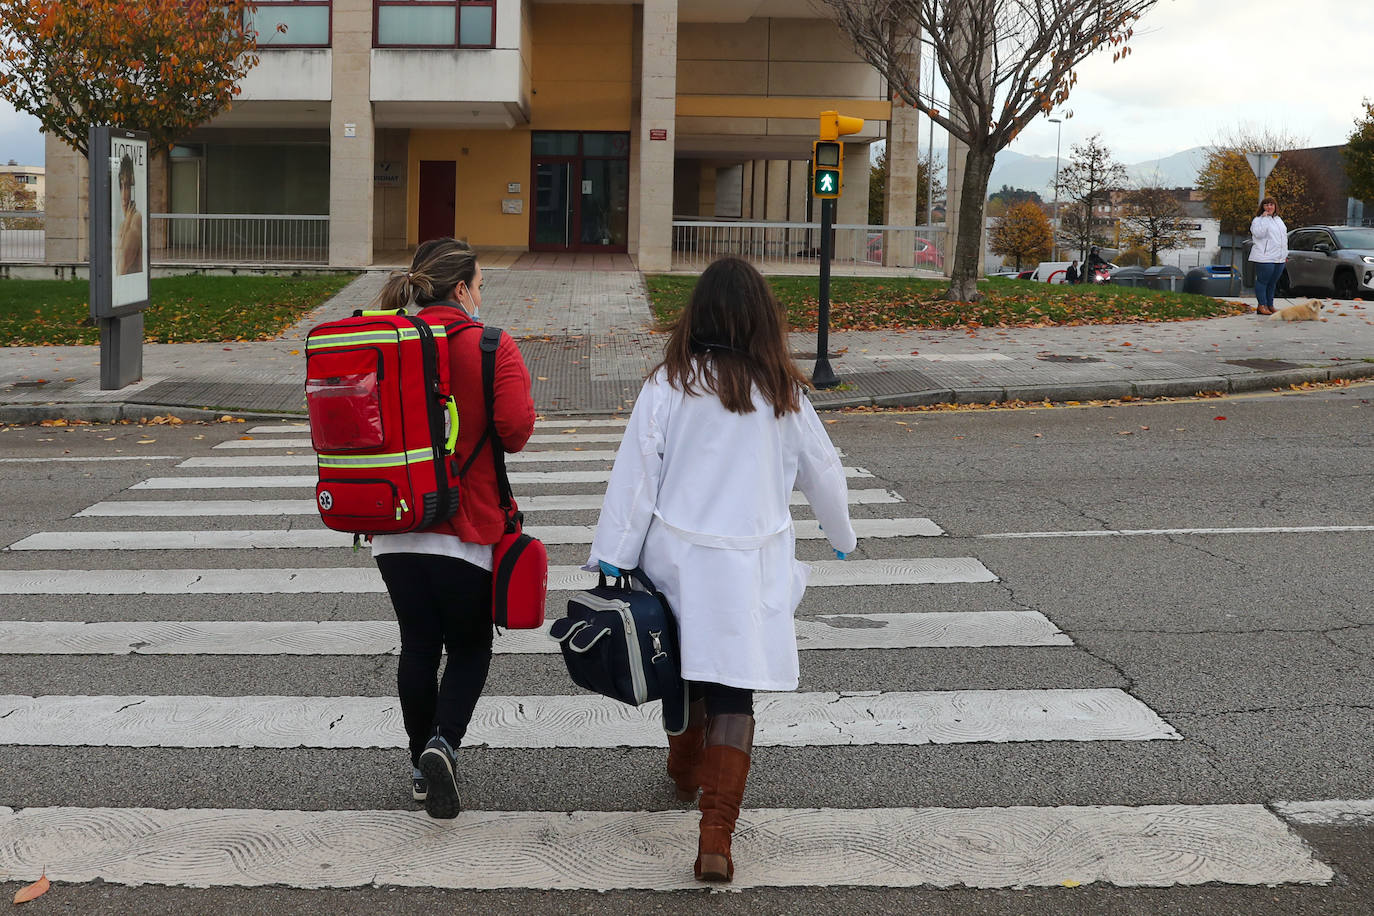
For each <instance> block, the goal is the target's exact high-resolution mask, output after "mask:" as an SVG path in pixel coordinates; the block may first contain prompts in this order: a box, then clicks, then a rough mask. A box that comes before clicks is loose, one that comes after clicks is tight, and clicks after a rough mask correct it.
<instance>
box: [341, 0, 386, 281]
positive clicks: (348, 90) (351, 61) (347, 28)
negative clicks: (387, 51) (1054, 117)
mask: <svg viewBox="0 0 1374 916" xmlns="http://www.w3.org/2000/svg"><path fill="white" fill-rule="evenodd" d="M331 57H332V60H333V74H332V79H333V83H332V85H333V101H332V104H331V106H330V114H329V263H330V265H331V266H334V267H366V266H367V265H369V264H371V263H372V218H373V205H372V175H373V164H374V153H375V144H376V138H375V137H374V134H373V127H372V98H371V96H372V3H371V0H334V37H333V51H332V53H331Z"/></svg>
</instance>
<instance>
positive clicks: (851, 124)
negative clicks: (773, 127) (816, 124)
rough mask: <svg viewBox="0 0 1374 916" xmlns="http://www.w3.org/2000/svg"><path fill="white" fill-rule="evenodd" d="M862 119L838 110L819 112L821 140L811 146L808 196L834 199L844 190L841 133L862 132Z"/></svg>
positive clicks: (819, 198)
mask: <svg viewBox="0 0 1374 916" xmlns="http://www.w3.org/2000/svg"><path fill="white" fill-rule="evenodd" d="M863 127H864V119H863V118H850V117H846V116H845V115H842V114H840V113H839V112H837V111H823V112H821V124H820V139H819V140H817V141H815V142H814V143H812V144H811V196H812V197H815V198H817V199H818V200H836V199H838V198H839V196H840V194H841V193H842V192H843V191H844V144H843V143H841V142H840V137H841V136H842V135H843V134H855V133H858V132H859V131H861V130H863Z"/></svg>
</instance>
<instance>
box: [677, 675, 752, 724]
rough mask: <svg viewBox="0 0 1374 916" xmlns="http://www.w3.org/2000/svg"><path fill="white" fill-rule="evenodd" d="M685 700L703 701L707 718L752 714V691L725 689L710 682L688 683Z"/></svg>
mask: <svg viewBox="0 0 1374 916" xmlns="http://www.w3.org/2000/svg"><path fill="white" fill-rule="evenodd" d="M687 698H688V699H690V700H703V699H704V700H705V701H706V715H707V716H708V717H709V716H728V715H740V716H752V715H753V714H754V691H752V690H745V689H744V688H742V687H726V686H725V685H724V684H713V683H711V682H710V681H688V682H687Z"/></svg>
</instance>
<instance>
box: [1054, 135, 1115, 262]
mask: <svg viewBox="0 0 1374 916" xmlns="http://www.w3.org/2000/svg"><path fill="white" fill-rule="evenodd" d="M1125 183H1126V169H1125V167H1123V166H1122V165H1121V163H1119V162H1117V161H1116V160H1115V159H1113V158H1112V151H1111V150H1109V149H1107V147H1105V146H1103V145H1102V138H1101V136H1100V135H1099V134H1093V135H1092V136H1091V137H1089V138H1088V140H1087V142H1086V143H1075V144H1074V146H1073V154H1072V155H1071V156H1070V157H1069V164H1068V165H1066V166H1064V167H1063V168H1062V169H1060V170H1059V189H1060V191H1061V192H1062V193H1063V194H1064V195H1065V196H1067V197H1068V198H1069V200H1071V201H1073V204H1074V205H1072V206H1070V207H1069V211H1068V215H1067V216H1066V217H1065V219H1064V221H1063V223H1062V224H1061V226H1060V230H1059V238H1060V240H1061V241H1063V242H1065V243H1067V245H1068V247H1070V248H1077V249H1078V251H1079V253H1080V254H1081V255H1084V256H1086V255H1087V253H1088V249H1090V248H1092V246H1094V245H1101V244H1103V243H1104V242H1105V236H1106V228H1107V226H1109V225H1110V224H1111V219H1110V218H1109V217H1105V216H1099V215H1098V213H1097V208H1098V207H1100V206H1102V205H1104V204H1109V203H1111V192H1112V191H1114V190H1116V189H1118V188H1120V187H1121V186H1122V185H1124V184H1125Z"/></svg>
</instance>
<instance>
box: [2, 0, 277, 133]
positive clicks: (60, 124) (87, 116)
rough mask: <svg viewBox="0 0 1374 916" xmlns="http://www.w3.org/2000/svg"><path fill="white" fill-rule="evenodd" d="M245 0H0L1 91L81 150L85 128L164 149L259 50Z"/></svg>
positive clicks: (211, 112)
mask: <svg viewBox="0 0 1374 916" xmlns="http://www.w3.org/2000/svg"><path fill="white" fill-rule="evenodd" d="M255 8H256V4H255V3H253V2H251V0H137V2H132V0H81V2H79V3H73V2H70V0H0V96H3V97H4V98H5V99H7V100H8V101H9V102H10V104H12V105H13V106H14V107H15V108H17V109H19V110H20V111H27V112H28V113H30V114H32V115H34V116H35V117H37V118H38V120H39V122H40V123H41V125H42V127H43V130H44V131H47V132H49V133H51V134H53V135H55V136H56V137H58V138H59V139H61V140H62V141H63V142H64V143H66V144H67V145H68V146H70V147H72V148H73V149H75V150H76V151H78V152H80V153H81V154H82V155H86V153H87V150H86V137H87V130H88V128H89V127H90V126H91V125H92V124H110V125H113V126H115V127H123V128H127V129H130V130H143V131H147V132H148V134H149V137H150V141H151V143H152V146H153V148H154V149H163V148H166V147H168V146H170V145H171V144H172V142H173V141H175V140H176V139H177V138H179V137H181V136H184V135H185V134H186V133H187V132H188V131H190V130H191V129H192V128H193V127H195V126H196V125H198V124H203V123H204V122H206V121H208V120H210V118H212V117H214V116H215V115H216V114H218V113H219V112H220V111H222V110H223V109H224V108H225V107H226V106H228V104H229V103H230V101H231V100H232V99H233V98H234V96H236V95H238V93H239V87H238V81H239V80H240V79H242V78H243V76H244V74H246V73H247V72H248V71H249V70H250V69H251V68H252V67H253V66H254V65H256V64H257V62H258V58H257V56H256V54H254V51H255V50H256V48H257V36H256V34H255V33H253V32H252V31H251V30H249V29H248V28H247V27H246V26H245V24H244V14H245V13H246V12H252V11H253V10H254V9H255Z"/></svg>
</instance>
